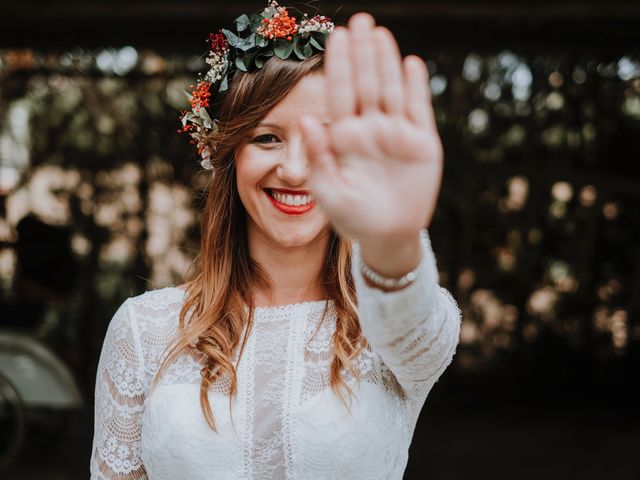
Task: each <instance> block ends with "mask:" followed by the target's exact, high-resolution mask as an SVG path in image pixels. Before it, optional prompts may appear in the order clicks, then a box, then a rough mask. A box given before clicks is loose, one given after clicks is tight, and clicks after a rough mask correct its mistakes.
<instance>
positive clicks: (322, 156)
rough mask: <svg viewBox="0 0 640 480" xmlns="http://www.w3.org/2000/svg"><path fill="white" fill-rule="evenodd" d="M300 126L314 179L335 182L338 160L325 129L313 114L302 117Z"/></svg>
mask: <svg viewBox="0 0 640 480" xmlns="http://www.w3.org/2000/svg"><path fill="white" fill-rule="evenodd" d="M298 124H299V126H300V131H301V132H302V138H303V140H304V145H305V149H306V152H307V157H308V158H309V166H310V168H311V174H312V177H313V176H318V175H320V176H322V177H325V178H326V180H328V181H331V180H334V179H335V177H336V176H337V164H336V158H335V155H334V154H333V152H332V150H331V141H330V138H329V134H328V132H327V131H326V129H325V127H324V126H323V125H322V123H320V120H319V119H318V118H317V117H315V116H314V115H311V114H306V115H302V116H301V117H300V120H299V121H298Z"/></svg>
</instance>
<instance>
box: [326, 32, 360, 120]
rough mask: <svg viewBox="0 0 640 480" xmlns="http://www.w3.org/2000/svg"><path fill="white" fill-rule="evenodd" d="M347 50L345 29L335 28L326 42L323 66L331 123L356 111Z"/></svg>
mask: <svg viewBox="0 0 640 480" xmlns="http://www.w3.org/2000/svg"><path fill="white" fill-rule="evenodd" d="M349 48H350V45H349V33H348V31H347V29H346V28H344V27H336V28H335V30H334V31H333V32H332V33H331V34H330V35H329V38H328V40H327V45H326V53H325V66H324V72H325V76H326V79H327V96H328V100H327V101H328V108H329V115H331V118H332V119H333V121H337V120H339V119H341V118H343V117H346V116H348V115H353V114H355V111H356V96H355V89H354V84H353V65H352V63H351V54H350V52H349Z"/></svg>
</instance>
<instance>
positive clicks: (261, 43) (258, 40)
mask: <svg viewBox="0 0 640 480" xmlns="http://www.w3.org/2000/svg"><path fill="white" fill-rule="evenodd" d="M256 45H257V46H258V47H260V48H264V47H266V46H267V45H269V40H268V39H266V38H264V37H263V36H262V35H260V34H259V33H256Z"/></svg>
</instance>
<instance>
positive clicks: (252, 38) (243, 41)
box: [235, 33, 256, 52]
mask: <svg viewBox="0 0 640 480" xmlns="http://www.w3.org/2000/svg"><path fill="white" fill-rule="evenodd" d="M255 46H256V34H255V33H252V34H251V35H249V36H248V37H247V38H240V39H239V40H238V42H237V43H236V45H235V47H236V48H237V49H238V50H242V51H243V52H246V51H247V50H251V49H252V48H253V47H255Z"/></svg>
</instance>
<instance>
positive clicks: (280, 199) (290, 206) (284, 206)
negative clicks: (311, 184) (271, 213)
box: [263, 188, 316, 215]
mask: <svg viewBox="0 0 640 480" xmlns="http://www.w3.org/2000/svg"><path fill="white" fill-rule="evenodd" d="M263 190H264V192H265V193H266V194H267V197H268V198H269V200H270V201H271V204H272V205H273V206H274V207H275V208H276V209H277V210H279V211H280V212H282V213H284V214H287V215H302V214H304V213H307V212H308V211H310V210H311V209H313V207H315V205H316V202H315V200H314V199H313V196H312V195H311V194H310V193H309V192H308V191H306V190H300V191H294V190H285V189H276V188H265V189H263Z"/></svg>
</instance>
